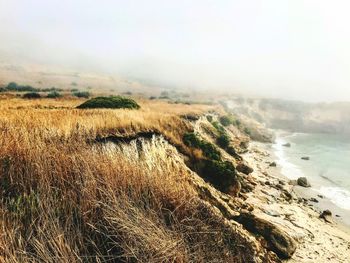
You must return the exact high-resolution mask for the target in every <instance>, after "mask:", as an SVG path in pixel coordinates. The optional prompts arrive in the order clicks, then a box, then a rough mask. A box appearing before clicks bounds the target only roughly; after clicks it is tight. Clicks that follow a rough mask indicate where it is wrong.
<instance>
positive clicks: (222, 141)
mask: <svg viewBox="0 0 350 263" xmlns="http://www.w3.org/2000/svg"><path fill="white" fill-rule="evenodd" d="M216 142H217V143H218V145H219V146H220V147H221V148H223V149H226V148H227V147H228V146H229V144H230V137H229V136H228V134H227V133H226V132H224V133H221V134H220V135H219V137H218V138H217V139H216Z"/></svg>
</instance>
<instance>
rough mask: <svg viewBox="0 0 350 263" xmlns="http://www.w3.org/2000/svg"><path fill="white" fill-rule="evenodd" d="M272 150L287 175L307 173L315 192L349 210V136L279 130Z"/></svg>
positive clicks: (292, 176)
mask: <svg viewBox="0 0 350 263" xmlns="http://www.w3.org/2000/svg"><path fill="white" fill-rule="evenodd" d="M285 143H290V144H291V147H286V146H283V144H285ZM273 149H274V153H275V155H276V157H277V163H278V164H279V166H280V167H281V172H282V174H283V175H284V176H286V177H288V178H289V179H297V178H298V177H301V176H305V177H306V178H307V179H308V180H309V182H310V183H311V185H312V188H313V190H314V191H316V192H317V193H319V194H320V195H323V196H325V197H326V198H328V199H329V200H330V201H331V202H332V203H333V204H334V205H336V206H337V207H339V208H341V209H345V210H349V211H350V136H341V135H332V134H309V133H308V134H306V133H293V134H288V135H286V134H284V135H283V134H282V133H278V136H277V138H276V142H275V144H274V145H273ZM301 157H309V158H310V160H302V159H301Z"/></svg>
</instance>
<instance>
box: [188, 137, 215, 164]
mask: <svg viewBox="0 0 350 263" xmlns="http://www.w3.org/2000/svg"><path fill="white" fill-rule="evenodd" d="M183 141H184V143H185V144H186V145H187V146H189V147H193V148H196V149H200V150H202V152H203V154H204V156H205V157H207V158H209V159H211V160H220V159H221V154H220V152H219V151H218V149H216V147H215V146H214V145H213V144H211V143H210V142H207V141H205V140H202V139H200V138H199V137H198V136H197V135H196V134H195V133H193V132H192V133H186V134H185V135H184V137H183Z"/></svg>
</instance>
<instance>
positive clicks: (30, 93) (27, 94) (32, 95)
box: [23, 92, 41, 99]
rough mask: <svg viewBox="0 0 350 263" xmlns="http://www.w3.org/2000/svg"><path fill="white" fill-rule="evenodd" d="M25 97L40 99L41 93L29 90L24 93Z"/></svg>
mask: <svg viewBox="0 0 350 263" xmlns="http://www.w3.org/2000/svg"><path fill="white" fill-rule="evenodd" d="M23 98H24V99H40V98H41V95H40V94H39V93H37V92H28V93H25V94H24V95H23Z"/></svg>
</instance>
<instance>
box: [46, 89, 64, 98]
mask: <svg viewBox="0 0 350 263" xmlns="http://www.w3.org/2000/svg"><path fill="white" fill-rule="evenodd" d="M46 97H47V98H50V99H56V98H60V97H62V95H61V94H60V93H59V92H57V91H51V92H50V93H49V94H47V96H46Z"/></svg>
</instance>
